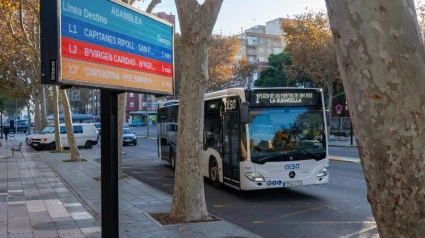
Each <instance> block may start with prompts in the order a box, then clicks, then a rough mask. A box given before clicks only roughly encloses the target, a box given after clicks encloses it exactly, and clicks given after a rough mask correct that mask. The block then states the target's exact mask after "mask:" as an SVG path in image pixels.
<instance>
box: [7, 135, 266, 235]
mask: <svg viewBox="0 0 425 238" xmlns="http://www.w3.org/2000/svg"><path fill="white" fill-rule="evenodd" d="M2 143H3V141H2ZM9 144H10V143H9ZM7 147H8V144H7V143H6V145H5V144H4V143H3V146H1V147H0V237H1V238H3V237H40V238H41V237H43V238H44V237H46V238H48V237H101V229H100V225H99V224H100V215H101V190H100V182H99V181H97V180H95V179H94V178H98V177H100V163H98V162H96V159H99V158H100V147H99V146H96V147H94V148H93V149H91V150H83V149H82V150H80V153H81V158H85V159H87V160H88V161H87V162H79V163H65V162H62V160H65V159H69V158H70V155H69V154H67V153H62V154H57V153H49V152H48V151H42V152H34V151H33V150H32V149H31V148H30V147H29V146H24V147H23V151H24V152H23V153H24V157H22V156H16V158H14V159H13V158H10V154H11V153H10V148H7ZM7 150H9V152H8V151H7ZM5 156H9V157H5ZM57 174H58V175H60V176H58V175H57ZM171 201H172V197H171V196H169V195H168V194H165V193H163V192H161V191H159V190H157V189H155V188H153V187H150V186H149V185H146V184H144V183H142V182H140V181H138V180H135V179H133V178H131V177H128V178H125V179H120V181H119V210H120V211H119V222H120V227H119V231H120V237H123V238H127V237H128V238H133V237H214V238H215V237H259V236H258V235H256V234H253V233H251V232H249V231H247V230H245V229H243V228H241V227H239V226H236V225H234V224H232V223H229V222H227V221H224V220H223V221H218V222H205V223H191V224H178V225H171V226H162V225H159V224H157V223H156V222H155V221H153V220H152V219H151V218H150V217H149V216H148V215H147V214H146V213H149V212H169V211H170V207H171ZM5 214H6V215H5ZM7 235H8V236H7Z"/></svg>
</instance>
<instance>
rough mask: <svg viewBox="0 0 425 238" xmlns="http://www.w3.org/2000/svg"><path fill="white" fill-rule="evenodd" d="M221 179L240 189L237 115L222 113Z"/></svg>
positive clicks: (235, 113) (236, 113) (234, 113)
mask: <svg viewBox="0 0 425 238" xmlns="http://www.w3.org/2000/svg"><path fill="white" fill-rule="evenodd" d="M222 128H223V179H224V182H225V183H227V184H230V185H233V186H236V187H238V188H239V187H240V184H239V183H240V169H239V156H238V153H239V141H240V140H239V114H238V112H224V113H223V127H222Z"/></svg>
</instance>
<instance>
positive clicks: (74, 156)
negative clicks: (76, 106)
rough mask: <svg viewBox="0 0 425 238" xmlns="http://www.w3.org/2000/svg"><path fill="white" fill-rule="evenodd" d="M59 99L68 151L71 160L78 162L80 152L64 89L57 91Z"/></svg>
mask: <svg viewBox="0 0 425 238" xmlns="http://www.w3.org/2000/svg"><path fill="white" fill-rule="evenodd" d="M59 95H60V99H61V102H62V106H63V116H64V121H65V127H66V137H67V138H68V144H69V150H70V151H71V160H72V161H74V162H79V161H80V151H79V150H78V146H77V143H76V142H75V137H74V129H73V127H72V118H71V110H70V106H69V101H68V95H67V94H66V90H65V89H61V90H59Z"/></svg>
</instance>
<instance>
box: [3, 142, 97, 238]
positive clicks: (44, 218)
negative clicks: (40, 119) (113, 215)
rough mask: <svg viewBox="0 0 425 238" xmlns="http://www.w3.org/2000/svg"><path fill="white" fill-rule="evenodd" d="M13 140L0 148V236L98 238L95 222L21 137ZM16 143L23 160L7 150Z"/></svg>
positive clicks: (18, 155)
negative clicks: (20, 146) (19, 145)
mask: <svg viewBox="0 0 425 238" xmlns="http://www.w3.org/2000/svg"><path fill="white" fill-rule="evenodd" d="M21 137H22V138H21ZM16 139H17V141H15V140H13V141H10V140H8V141H5V140H2V146H0V237H2V238H3V237H23V238H24V237H25V238H26V237H28V238H32V237H34V238H56V237H75V238H83V237H100V232H99V231H100V225H99V222H98V221H97V220H96V219H94V218H93V216H92V215H91V214H90V213H89V212H88V211H87V210H86V209H85V208H84V206H83V205H82V204H81V203H80V202H79V200H78V199H76V197H75V196H74V195H73V193H72V191H71V190H69V189H68V187H67V186H66V185H65V184H64V183H63V182H62V181H61V179H60V178H59V177H58V176H57V175H56V174H55V173H53V172H52V171H51V170H50V168H49V167H48V165H47V164H46V163H45V162H44V160H43V159H42V158H40V156H38V155H37V154H35V153H34V152H33V150H32V149H31V148H29V147H27V146H26V145H25V142H24V141H23V140H25V136H17V137H16ZM19 142H23V145H22V152H23V154H24V157H22V156H21V154H20V153H18V154H17V156H16V157H15V158H13V157H11V151H10V148H11V147H12V146H13V145H18V144H19Z"/></svg>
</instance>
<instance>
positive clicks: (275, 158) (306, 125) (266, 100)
mask: <svg viewBox="0 0 425 238" xmlns="http://www.w3.org/2000/svg"><path fill="white" fill-rule="evenodd" d="M178 105H179V104H178V102H173V103H170V104H168V105H164V106H163V107H161V108H159V109H158V125H157V126H158V141H157V143H158V156H159V157H160V158H161V159H162V160H166V161H168V162H169V163H170V164H171V168H172V169H174V168H175V166H176V163H179V158H176V152H177V146H178V141H177V130H178ZM326 127H327V125H326V112H325V107H324V98H323V93H322V90H321V89H307V88H253V89H244V88H230V89H226V90H222V91H217V92H212V93H208V94H206V95H205V112H204V135H203V150H204V151H203V154H204V155H203V158H202V163H203V171H202V172H203V174H204V176H205V177H207V178H208V179H209V180H210V181H211V182H212V184H213V185H214V186H215V187H221V186H222V185H227V186H229V187H232V188H235V189H238V190H258V189H269V188H286V187H294V186H304V185H315V184H326V183H328V181H329V174H328V171H327V169H326V168H327V167H328V166H329V155H328V145H327V131H326Z"/></svg>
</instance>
